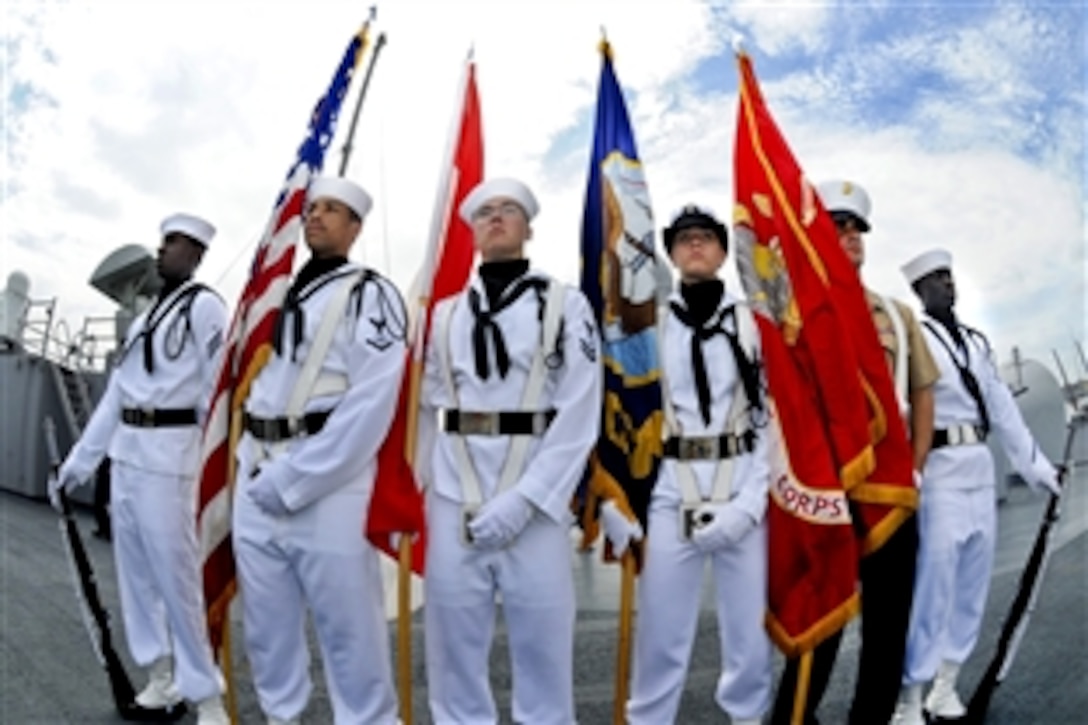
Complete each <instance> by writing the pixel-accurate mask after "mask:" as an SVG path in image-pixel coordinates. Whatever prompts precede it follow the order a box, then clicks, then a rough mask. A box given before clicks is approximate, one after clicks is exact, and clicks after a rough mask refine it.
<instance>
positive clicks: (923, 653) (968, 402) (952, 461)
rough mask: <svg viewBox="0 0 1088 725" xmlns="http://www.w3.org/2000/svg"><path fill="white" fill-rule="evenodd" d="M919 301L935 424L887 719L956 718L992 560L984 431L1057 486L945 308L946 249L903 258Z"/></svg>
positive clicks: (990, 483) (1011, 405)
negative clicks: (907, 615) (899, 682)
mask: <svg viewBox="0 0 1088 725" xmlns="http://www.w3.org/2000/svg"><path fill="white" fill-rule="evenodd" d="M902 269H903V274H904V275H905V276H906V278H907V281H908V282H909V283H910V284H911V286H912V288H913V289H914V291H915V293H916V294H917V295H918V297H919V299H920V300H921V301H922V304H923V306H924V307H925V315H924V316H923V318H922V328H923V334H924V335H925V337H926V341H927V343H928V344H929V349H930V350H931V351H932V353H933V357H934V358H935V359H936V361H937V365H938V367H939V368H940V370H941V377H940V379H939V380H938V381H937V383H936V386H935V387H934V391H935V400H936V420H935V425H936V430H935V432H934V436H933V447H932V449H931V450H930V453H929V456H928V457H927V458H926V464H925V469H924V470H923V472H922V495H921V508H920V511H919V527H920V534H921V535H920V545H919V549H918V575H917V580H916V582H915V589H914V606H913V609H912V610H911V619H910V630H909V635H908V640H907V658H906V663H905V665H904V673H903V688H904V690H903V693H902V695H901V700H900V707H899V709H898V711H897V716H898V718H897V720H896V722H904V723H915V724H920V723H922V722H924V720H923V715H922V708H923V703H922V688H923V686H924V685H926V684H927V683H929V682H933V687H932V689H931V690H930V691H929V694H928V695H927V697H926V699H925V703H924V707H925V709H926V710H928V711H929V713H930V714H931V715H933V716H936V717H940V718H958V717H961V716H963V715H964V713H965V708H964V705H963V703H962V702H961V701H960V698H959V696H958V695H957V693H956V677H957V675H958V673H959V669H960V666H961V665H962V664H963V663H964V661H966V659H967V658H968V656H970V654H971V651H972V650H973V649H974V647H975V642H976V641H977V640H978V633H979V627H980V625H981V623H982V614H983V611H984V609H985V605H986V596H987V592H988V589H989V583H990V573H991V570H992V568H993V558H994V542H995V539H994V535H995V529H996V525H997V510H996V509H997V505H996V500H995V495H994V490H995V489H994V463H993V458H992V456H991V454H990V449H989V448H988V447H987V446H986V445H985V440H986V437H987V436H988V435H989V434H991V433H996V434H997V435H998V437H999V439H1000V441H1001V444H1002V447H1003V448H1004V450H1005V453H1006V454H1007V455H1008V457H1009V460H1010V461H1011V463H1012V466H1013V468H1014V469H1015V470H1016V471H1017V472H1018V473H1019V474H1020V475H1021V476H1022V477H1023V478H1024V480H1025V481H1026V482H1027V483H1028V484H1029V485H1030V486H1032V487H1033V488H1036V489H1047V490H1050V491H1052V492H1054V493H1057V491H1058V475H1057V471H1056V470H1055V469H1054V466H1053V465H1051V463H1050V461H1049V460H1047V458H1046V456H1045V455H1044V454H1043V452H1042V451H1041V450H1040V449H1039V446H1038V444H1037V443H1036V442H1035V439H1034V438H1033V437H1032V435H1031V432H1030V431H1029V430H1028V428H1027V426H1026V425H1025V424H1024V420H1023V418H1022V417H1021V415H1020V411H1019V409H1018V408H1017V407H1016V403H1015V402H1014V401H1013V397H1012V393H1011V392H1010V391H1009V388H1008V386H1006V385H1005V383H1004V382H1002V380H1001V378H1000V377H999V376H998V373H997V370H996V368H995V367H994V362H993V355H992V351H991V349H990V345H989V342H988V341H987V340H986V338H985V337H984V336H983V335H982V333H980V332H978V331H977V330H975V329H973V328H971V327H968V326H966V325H964V324H963V323H961V322H960V321H959V320H958V319H957V317H956V314H955V312H954V311H953V306H954V305H955V302H956V287H955V283H954V282H953V278H952V256H951V255H950V254H949V253H948V252H947V251H945V250H942V249H934V250H931V251H928V252H925V253H923V254H921V255H919V256H917V257H915V258H914V259H912V260H911V261H910V262H908V263H907V264H905V265H903V268H902Z"/></svg>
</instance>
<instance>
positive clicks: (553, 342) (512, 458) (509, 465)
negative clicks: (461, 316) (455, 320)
mask: <svg viewBox="0 0 1088 725" xmlns="http://www.w3.org/2000/svg"><path fill="white" fill-rule="evenodd" d="M565 296H566V288H565V287H564V285H562V284H560V283H558V282H556V281H555V280H550V281H549V282H548V292H547V296H546V298H545V302H544V319H543V323H542V331H541V342H540V345H539V346H538V347H537V351H536V354H535V355H534V356H533V362H532V365H531V367H530V369H529V378H528V380H527V382H526V384H525V390H524V391H523V392H522V396H521V409H522V410H528V411H533V410H535V409H536V406H537V405H538V404H539V403H540V396H541V394H542V393H543V392H544V383H545V382H546V381H547V377H548V376H547V365H546V358H547V356H548V355H549V354H551V353H552V352H553V351H554V350H555V349H556V346H557V344H558V338H559V327H560V323H561V322H562V319H563V306H564V298H565ZM462 299H464V295H462V296H461V297H460V298H458V300H457V301H456V302H453V303H451V304H448V305H445V306H443V307H442V308H441V309H440V310H439V311H438V314H437V315H436V316H435V321H434V325H435V338H434V339H435V340H436V341H437V343H438V345H439V353H440V355H441V362H440V365H439V367H440V368H441V369H442V380H443V383H444V384H445V386H446V391H447V393H448V394H449V396H450V402H451V404H452V405H451V407H454V408H459V407H460V400H459V398H458V395H457V386H456V385H455V383H454V380H453V364H452V356H451V354H450V342H449V331H450V318H451V317H452V315H453V308H454V306H455V305H456V304H458V303H460V302H461V300H462ZM510 438H511V439H512V440H511V442H510V448H509V450H508V451H507V454H506V459H505V460H504V461H503V467H502V473H501V475H500V477H499V483H498V487H497V488H496V490H495V493H496V494H497V493H499V492H501V491H504V490H506V489H507V488H509V487H510V486H512V485H513V484H514V483H515V482H516V481H517V477H518V476H520V475H521V471H522V469H523V468H524V466H525V456H526V455H527V454H528V450H529V442H530V440H531V438H532V436H531V435H514V436H510ZM450 444H451V445H452V446H453V453H454V456H455V457H456V459H457V467H458V469H459V471H460V474H461V495H462V500H463V502H464V504H465V505H466V506H469V507H472V506H479V505H480V504H481V503H483V500H484V497H483V488H482V486H481V485H480V476H479V474H478V473H477V472H476V466H475V465H473V463H472V456H471V454H470V453H469V451H468V445H467V444H466V443H465V437H464V436H462V435H453V436H450Z"/></svg>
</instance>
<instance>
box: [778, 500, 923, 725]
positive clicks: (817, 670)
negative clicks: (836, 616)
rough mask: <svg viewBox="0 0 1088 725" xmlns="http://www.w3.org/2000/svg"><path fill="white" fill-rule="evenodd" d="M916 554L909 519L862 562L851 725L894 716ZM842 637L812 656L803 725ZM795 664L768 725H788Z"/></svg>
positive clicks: (808, 723) (811, 720)
mask: <svg viewBox="0 0 1088 725" xmlns="http://www.w3.org/2000/svg"><path fill="white" fill-rule="evenodd" d="M917 553H918V522H917V519H916V517H914V516H911V517H910V518H909V519H907V520H906V521H904V522H903V523H902V525H900V527H899V528H898V529H897V530H896V531H895V533H894V534H892V535H891V536H890V537H889V538H888V540H887V541H886V542H885V543H884V546H882V547H880V549H878V550H877V551H875V552H873V553H872V554H869V555H868V556H866V557H865V558H863V559H862V560H861V564H860V565H859V572H858V573H859V578H860V580H861V652H860V655H859V657H858V677H857V686H856V688H855V690H854V701H853V704H852V705H851V707H850V723H851V725H873V723H886V722H888V721H889V720H890V719H891V717H892V714H893V713H894V712H895V703H896V700H897V699H898V697H899V688H900V683H901V682H902V678H903V659H904V657H905V655H906V651H907V628H908V626H909V625H910V605H911V598H912V596H913V594H914V573H915V568H916V561H917ZM841 641H842V632H841V631H840V632H837V633H836V634H835V635H833V636H831V637H828V638H827V639H826V640H824V641H823V642H821V643H820V644H819V646H817V647H816V649H815V651H814V652H813V659H812V670H811V675H810V678H809V690H808V698H807V700H806V702H805V720H804V722H805V725H815V724H816V723H818V722H819V721H818V720H817V719H816V715H815V712H816V708H817V707H818V706H819V704H820V700H822V699H823V696H824V691H825V690H826V689H827V683H828V681H829V680H830V679H831V671H832V669H834V667H835V657H836V656H837V655H838V652H839V643H840V642H841ZM799 664H800V660H799V659H789V660H787V661H786V669H785V671H784V672H783V673H782V679H781V680H780V681H779V683H778V695H777V697H776V698H775V703H774V714H773V715H772V719H771V723H772V725H788V724H789V722H790V715H791V714H792V712H793V700H794V695H795V691H796V689H797V672H798V667H799Z"/></svg>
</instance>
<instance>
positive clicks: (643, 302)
mask: <svg viewBox="0 0 1088 725" xmlns="http://www.w3.org/2000/svg"><path fill="white" fill-rule="evenodd" d="M600 50H601V59H602V64H601V78H600V83H599V87H598V92H597V121H596V129H595V132H594V138H593V152H592V154H591V156H590V161H589V182H588V184H587V186H586V203H585V212H584V217H583V220H582V282H581V285H582V291H583V292H584V293H585V295H586V297H588V298H589V301H590V304H592V305H593V309H594V311H595V312H596V314H597V322H598V325H599V327H600V330H601V334H602V336H603V338H604V344H603V346H602V349H603V351H604V361H603V363H604V399H603V401H602V416H603V417H602V419H601V437H600V440H599V441H598V443H597V448H596V450H595V451H594V454H593V457H592V459H591V462H590V470H589V476H588V480H587V483H586V484H585V486H584V487H583V490H582V497H581V501H580V504H581V506H582V516H581V518H582V526H583V530H584V532H585V536H584V539H583V545H584V546H588V545H589V544H591V543H592V542H593V540H594V539H595V538H596V537H597V534H598V532H599V529H598V525H597V521H596V512H597V508H598V504H599V503H600V502H602V501H605V500H609V499H611V500H613V501H615V502H616V505H617V506H618V507H619V508H620V510H621V511H623V512H624V513H626V514H627V515H628V516H637V517H638V518H639V520H640V521H642V523H643V524H645V523H646V509H647V507H648V506H649V501H650V491H651V489H652V488H653V484H654V481H655V480H656V478H657V469H658V465H659V464H660V461H661V453H662V446H661V426H662V420H663V414H662V411H661V367H660V362H659V360H658V348H657V280H658V279H659V276H658V272H657V270H656V265H657V263H658V262H657V258H656V255H655V254H654V234H655V232H654V219H653V210H652V208H651V206H650V195H649V191H648V189H647V186H646V179H645V177H644V175H643V170H642V163H641V162H640V161H639V158H638V149H637V148H636V147H635V137H634V133H632V131H631V122H630V119H629V117H628V115H627V106H626V104H625V103H624V100H623V94H622V93H621V91H620V86H619V83H618V82H617V80H616V74H615V71H614V70H613V68H612V49H611V46H610V45H609V44H608V42H607V41H602V43H601V46H600Z"/></svg>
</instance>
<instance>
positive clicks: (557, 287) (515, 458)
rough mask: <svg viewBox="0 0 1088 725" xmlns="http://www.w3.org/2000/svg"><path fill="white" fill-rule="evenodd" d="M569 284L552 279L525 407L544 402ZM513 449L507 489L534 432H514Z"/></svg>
mask: <svg viewBox="0 0 1088 725" xmlns="http://www.w3.org/2000/svg"><path fill="white" fill-rule="evenodd" d="M565 297H566V287H565V286H564V285H562V284H559V283H558V282H556V281H555V280H550V281H549V282H548V294H547V297H546V298H545V300H544V321H543V323H542V328H541V335H540V345H538V346H537V350H536V355H534V356H533V363H532V367H530V368H529V379H528V381H527V382H526V383H525V390H524V392H523V393H522V394H521V409H522V410H528V411H533V410H536V408H537V406H538V405H539V404H540V395H541V394H542V393H543V392H544V383H545V381H546V380H547V378H548V371H547V367H546V364H545V358H546V357H547V356H548V355H550V354H551V353H552V352H554V351H555V350H556V346H557V344H558V341H559V340H558V338H559V323H560V322H561V321H562V320H563V303H564V298H565ZM511 438H512V439H513V440H511V442H510V450H509V452H507V454H506V460H505V461H504V462H503V466H502V475H501V476H499V488H498V491H497V492H499V491H505V490H506V489H508V488H510V486H513V485H514V483H515V482H516V481H517V478H518V476H520V475H521V471H522V468H524V466H525V456H526V455H527V454H528V452H529V441H530V440H532V436H531V435H515V436H511Z"/></svg>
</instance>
